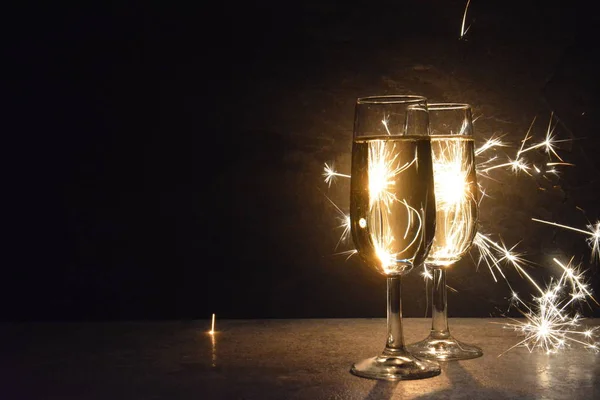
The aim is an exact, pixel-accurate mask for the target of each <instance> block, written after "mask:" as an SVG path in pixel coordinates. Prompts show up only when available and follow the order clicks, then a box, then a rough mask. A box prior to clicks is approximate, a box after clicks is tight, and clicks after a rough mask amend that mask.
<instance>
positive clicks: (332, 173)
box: [323, 163, 350, 187]
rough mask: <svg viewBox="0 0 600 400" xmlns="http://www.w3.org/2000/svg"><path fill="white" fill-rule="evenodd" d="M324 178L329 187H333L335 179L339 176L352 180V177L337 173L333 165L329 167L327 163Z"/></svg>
mask: <svg viewBox="0 0 600 400" xmlns="http://www.w3.org/2000/svg"><path fill="white" fill-rule="evenodd" d="M323 176H324V177H325V183H327V185H329V187H331V184H332V183H333V181H334V180H335V178H336V177H338V176H340V177H343V178H350V175H346V174H340V173H339V172H337V171H336V170H335V168H334V165H333V164H331V166H329V165H328V164H327V163H325V168H324V171H323Z"/></svg>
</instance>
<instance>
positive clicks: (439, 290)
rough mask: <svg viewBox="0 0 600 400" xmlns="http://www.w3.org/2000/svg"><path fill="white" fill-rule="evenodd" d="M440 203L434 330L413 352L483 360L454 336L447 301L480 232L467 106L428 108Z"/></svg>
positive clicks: (433, 261) (429, 264)
mask: <svg viewBox="0 0 600 400" xmlns="http://www.w3.org/2000/svg"><path fill="white" fill-rule="evenodd" d="M428 108H429V126H430V132H431V149H432V152H433V177H434V182H435V199H436V231H435V237H434V240H433V244H432V246H431V250H430V251H429V254H428V256H427V259H426V261H425V265H426V268H427V269H428V270H430V272H432V275H433V283H432V292H431V297H432V298H431V302H432V323H431V332H430V333H429V336H428V337H427V338H425V339H424V340H422V341H420V342H418V343H414V344H411V345H410V346H409V350H410V351H411V352H412V353H413V354H415V355H417V356H419V357H422V358H427V359H434V360H439V361H450V360H463V359H468V358H475V357H480V356H481V355H482V354H483V352H482V351H481V349H480V348H479V347H477V346H473V345H470V344H466V343H462V342H460V341H458V340H456V339H455V338H454V337H452V335H451V334H450V330H449V328H448V314H447V313H448V310H447V308H448V307H447V300H446V293H447V291H446V269H448V268H450V267H451V266H452V265H454V264H455V263H456V262H457V261H458V260H460V259H461V258H462V257H463V256H464V255H465V254H466V253H467V251H468V250H469V248H470V247H471V244H472V243H473V239H474V238H475V234H476V232H477V216H478V197H479V195H478V193H479V192H478V187H477V179H476V172H475V149H474V140H473V122H472V116H471V107H470V106H469V105H468V104H455V103H432V104H429V107H428Z"/></svg>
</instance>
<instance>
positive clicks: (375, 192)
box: [368, 121, 417, 207]
mask: <svg viewBox="0 0 600 400" xmlns="http://www.w3.org/2000/svg"><path fill="white" fill-rule="evenodd" d="M382 122H385V121H382ZM384 125H385V124H384ZM386 126H387V125H386ZM397 158H398V154H396V155H394V156H392V155H391V151H390V150H389V149H388V148H387V147H386V146H385V142H384V141H382V140H375V141H373V142H371V143H370V144H369V159H370V162H369V167H368V168H369V197H370V207H373V205H374V204H376V203H378V202H381V203H382V204H384V205H386V206H389V204H390V203H392V202H394V201H399V200H398V199H397V198H396V195H395V194H394V193H392V192H391V191H390V190H389V189H390V188H391V187H393V186H394V185H395V183H396V180H395V178H396V176H398V175H400V174H401V173H402V172H404V171H406V170H407V169H408V168H410V166H411V165H413V164H414V163H415V162H416V161H417V155H416V154H415V156H414V158H413V159H412V161H410V162H407V163H405V164H403V165H398V162H397V161H396V160H397Z"/></svg>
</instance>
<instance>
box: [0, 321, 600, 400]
mask: <svg viewBox="0 0 600 400" xmlns="http://www.w3.org/2000/svg"><path fill="white" fill-rule="evenodd" d="M449 322H450V329H451V331H452V333H453V334H454V336H456V337H457V338H459V339H460V340H462V341H465V342H468V343H472V344H475V345H478V346H480V347H481V348H482V349H483V351H484V356H483V357H481V358H477V359H472V360H464V361H458V362H447V363H442V364H441V365H442V374H441V375H439V376H437V377H434V378H428V379H422V380H413V381H401V382H385V381H375V380H369V379H364V378H359V377H356V376H354V375H352V374H350V372H349V369H350V366H351V365H352V363H353V362H355V361H358V360H360V359H362V358H366V357H370V356H374V355H376V354H378V353H379V352H380V351H381V350H382V348H383V344H384V340H385V329H386V327H385V320H384V319H379V318H376V319H300V320H291V319H290V320H285V319H284V320H217V325H216V330H217V332H216V334H215V335H214V336H211V335H209V334H208V333H207V331H208V330H209V329H210V321H187V322H186V321H159V322H114V323H52V324H50V323H15V324H4V325H1V331H0V338H1V339H2V342H1V343H2V345H1V348H0V350H1V354H2V357H1V360H0V368H1V370H0V398H1V399H3V400H4V399H6V400H10V399H38V398H39V399H42V398H43V399H82V400H83V399H129V400H133V399H401V398H402V399H407V398H410V399H445V398H452V399H540V398H541V399H564V398H569V399H594V398H600V363H599V360H600V354H595V353H593V352H590V351H587V350H585V349H582V348H577V347H573V348H570V349H566V350H564V351H562V352H560V353H559V354H551V355H547V354H545V353H543V352H538V351H534V352H531V353H530V352H529V351H528V350H527V349H526V348H523V347H516V348H514V349H511V350H509V349H510V348H511V347H512V346H513V345H515V344H516V343H518V342H519V341H520V340H521V338H520V337H519V336H517V334H516V333H515V332H514V331H512V330H510V329H506V328H505V327H504V326H503V324H504V323H506V322H508V321H507V320H504V319H492V318H489V319H482V318H450V319H449ZM584 322H585V323H586V324H588V325H598V324H600V320H598V319H591V320H585V321H584ZM429 324H430V322H429V320H428V319H426V318H406V319H405V320H404V334H405V339H406V342H407V343H410V342H412V341H416V340H418V339H421V338H423V337H424V336H426V334H427V333H428V329H429ZM507 350H509V351H507Z"/></svg>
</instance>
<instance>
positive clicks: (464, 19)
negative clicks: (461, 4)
mask: <svg viewBox="0 0 600 400" xmlns="http://www.w3.org/2000/svg"><path fill="white" fill-rule="evenodd" d="M470 3H471V0H467V5H466V6H465V12H464V13H463V19H462V24H461V25H460V37H459V39H463V38H464V37H465V35H466V34H467V31H468V30H469V28H470V27H471V26H470V25H469V26H468V27H467V28H466V29H465V22H466V20H467V11H468V10H469V4H470Z"/></svg>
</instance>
